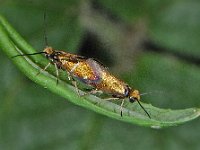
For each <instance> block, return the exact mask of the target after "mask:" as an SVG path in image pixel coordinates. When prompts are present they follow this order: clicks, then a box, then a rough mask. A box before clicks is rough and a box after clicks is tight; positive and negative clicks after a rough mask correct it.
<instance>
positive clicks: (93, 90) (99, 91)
mask: <svg viewBox="0 0 200 150" xmlns="http://www.w3.org/2000/svg"><path fill="white" fill-rule="evenodd" d="M96 93H102V91H101V90H98V89H92V90H91V91H89V92H86V93H84V94H82V95H81V96H88V95H90V94H93V95H95V94H96Z"/></svg>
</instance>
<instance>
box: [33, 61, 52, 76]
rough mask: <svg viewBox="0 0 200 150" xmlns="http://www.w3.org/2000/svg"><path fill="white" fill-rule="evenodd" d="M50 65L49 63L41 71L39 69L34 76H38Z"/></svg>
mask: <svg viewBox="0 0 200 150" xmlns="http://www.w3.org/2000/svg"><path fill="white" fill-rule="evenodd" d="M50 65H51V62H49V63H48V64H47V65H46V66H45V67H44V68H43V69H40V70H39V71H38V73H37V74H36V76H38V75H39V74H40V73H41V72H42V71H45V70H46V69H47V68H48V67H49V66H50Z"/></svg>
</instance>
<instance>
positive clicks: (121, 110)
mask: <svg viewBox="0 0 200 150" xmlns="http://www.w3.org/2000/svg"><path fill="white" fill-rule="evenodd" d="M123 105H124V99H123V100H122V103H121V105H120V114H121V117H122V112H123Z"/></svg>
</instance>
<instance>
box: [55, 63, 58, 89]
mask: <svg viewBox="0 0 200 150" xmlns="http://www.w3.org/2000/svg"><path fill="white" fill-rule="evenodd" d="M54 66H55V68H56V85H58V77H59V70H58V66H57V65H56V63H55V64H54Z"/></svg>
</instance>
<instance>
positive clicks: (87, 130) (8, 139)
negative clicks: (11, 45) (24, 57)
mask: <svg viewBox="0 0 200 150" xmlns="http://www.w3.org/2000/svg"><path fill="white" fill-rule="evenodd" d="M45 9H46V12H47V19H46V22H47V26H46V30H47V36H48V42H49V45H51V46H53V47H54V48H56V49H59V50H66V51H68V52H73V53H78V54H81V55H85V56H89V57H94V58H98V59H99V60H100V61H102V62H103V63H104V64H105V65H106V66H108V67H109V68H110V70H111V72H113V73H114V74H116V75H117V76H118V77H120V78H121V79H123V80H125V81H126V82H127V83H128V84H130V86H132V87H136V88H137V89H139V90H140V91H141V92H154V93H152V94H149V95H145V96H143V97H142V101H144V102H145V103H151V104H152V105H154V106H157V107H161V108H173V109H184V108H190V107H199V106H200V101H199V95H200V94H199V90H200V88H199V85H200V69H199V67H200V50H199V49H200V44H199V41H200V19H199V18H200V2H199V1H198V0H190V1H187V0H182V1H179V0H173V1H170V0H163V1H158V0H152V1H136V0H125V1H123V2H121V1H119V0H98V1H97V0H96V1H95V0H86V1H80V0H65V1H64V0H59V1H48V0H46V1H45V0H44V1H42V2H41V1H39V0H34V1H31V0H28V1H27V0H0V13H1V14H2V15H4V16H5V17H6V18H7V19H8V21H9V22H10V23H11V24H12V25H13V27H14V28H15V29H16V30H17V31H18V32H19V33H20V34H21V35H22V36H23V37H24V38H25V39H26V40H27V41H28V42H29V43H30V44H31V45H32V46H33V47H34V48H35V49H37V50H38V51H41V50H42V49H43V48H44V46H45V44H44V40H43V36H44V23H43V22H44V20H43V14H44V10H45ZM0 60H1V61H0V62H1V63H0V76H1V79H0V84H1V86H0V149H2V150H12V149H15V150H16V149H19V150H27V149H29V150H31V149H48V150H50V149H59V150H62V149H70V150H77V149H78V150H79V149H81V150H87V149H95V150H103V149H116V150H120V149H127V150H128V149H154V150H157V149H170V150H178V149H182V150H184V149H185V150H186V149H191V150H195V149H196V150H198V149H200V143H199V138H200V134H199V130H200V126H199V123H200V120H199V119H196V120H194V121H192V122H189V123H187V124H184V125H181V126H178V127H170V128H166V129H160V130H155V129H150V128H144V127H139V126H134V125H132V124H127V123H123V122H120V121H117V120H112V119H110V118H107V117H104V116H101V115H99V114H96V113H94V112H92V111H88V110H86V109H84V108H81V107H77V106H75V105H73V104H71V103H69V102H68V101H67V100H66V99H63V98H61V97H59V96H57V95H54V94H52V93H50V92H49V91H47V90H46V89H44V88H43V87H40V86H38V85H36V84H35V83H33V82H32V81H30V80H28V79H27V77H25V76H24V75H23V74H22V73H21V72H20V71H19V70H18V69H17V68H16V67H15V66H14V65H13V64H12V61H11V60H10V59H8V58H7V57H6V55H4V54H3V53H2V51H0Z"/></svg>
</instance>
